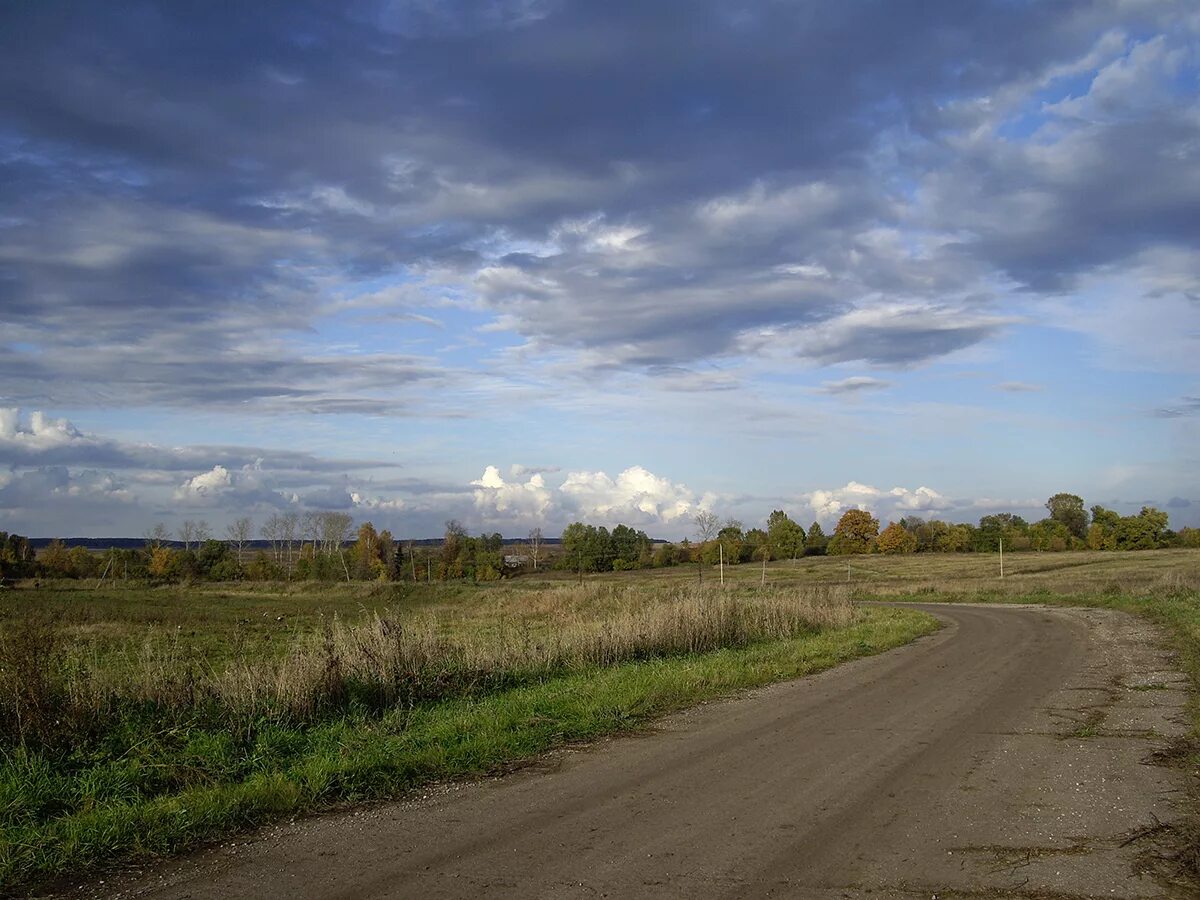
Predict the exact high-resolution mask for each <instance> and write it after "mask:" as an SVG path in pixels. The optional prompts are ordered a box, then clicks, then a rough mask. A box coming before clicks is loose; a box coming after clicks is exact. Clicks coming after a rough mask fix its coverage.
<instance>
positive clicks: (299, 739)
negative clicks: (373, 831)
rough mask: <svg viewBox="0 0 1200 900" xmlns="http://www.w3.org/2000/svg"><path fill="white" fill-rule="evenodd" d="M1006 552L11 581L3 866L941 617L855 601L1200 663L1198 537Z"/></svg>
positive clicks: (321, 786) (530, 744)
mask: <svg viewBox="0 0 1200 900" xmlns="http://www.w3.org/2000/svg"><path fill="white" fill-rule="evenodd" d="M998 563H999V560H998V558H997V557H995V556H984V555H969V554H968V555H953V556H925V555H921V556H913V555H909V556H896V557H883V556H869V557H868V556H858V557H852V558H850V559H849V561H847V559H846V558H821V557H816V558H805V559H801V560H797V561H795V562H789V561H784V562H776V563H772V564H770V565H769V566H768V567H767V568H766V569H765V571H764V570H763V569H762V568H761V567H759V566H757V565H743V566H739V567H728V568H726V570H725V573H724V581H725V583H724V584H723V585H722V584H721V583H720V575H719V573H718V571H717V570H715V569H713V570H709V569H705V570H704V571H703V572H702V573H701V572H699V571H698V570H697V568H695V567H687V566H685V567H678V568H673V569H664V570H653V571H650V572H625V573H614V574H612V575H603V576H587V577H585V578H584V579H583V582H582V583H577V581H576V579H575V578H574V577H572V576H570V575H568V574H565V573H551V574H549V575H547V576H544V577H538V578H533V577H528V576H526V577H522V578H519V579H516V580H514V581H511V582H501V583H494V584H489V585H473V584H466V583H452V584H444V585H443V584H436V583H435V584H430V585H424V584H419V585H412V584H408V585H399V584H397V585H393V584H384V583H337V584H314V583H303V584H275V585H263V584H254V585H248V584H227V585H197V586H191V587H146V586H132V585H131V586H127V587H126V586H122V585H120V584H118V585H116V586H112V585H106V586H104V587H103V588H101V589H98V590H94V589H92V587H93V584H94V583H87V584H83V583H78V582H74V583H67V582H63V583H61V584H43V585H41V586H39V587H33V586H28V585H26V586H22V587H21V588H19V589H16V590H10V591H5V592H3V593H0V682H2V683H0V725H2V727H3V732H2V734H0V740H2V742H3V743H2V744H0V752H2V756H0V885H3V886H4V888H6V889H7V890H9V891H16V890H18V889H23V888H27V887H29V886H30V885H33V884H36V883H38V882H39V881H42V880H44V879H46V878H47V877H51V876H55V875H61V874H64V873H68V874H78V873H81V872H83V871H85V870H87V869H88V868H89V867H94V866H97V865H103V864H106V863H111V862H114V861H122V860H132V859H137V858H139V857H145V856H146V855H153V854H161V853H169V852H174V851H177V850H179V849H181V848H186V847H188V846H191V845H194V844H195V843H197V842H199V841H203V840H206V839H211V838H214V837H217V836H221V835H224V834H228V833H231V832H235V831H238V830H240V829H244V828H247V827H250V826H253V825H255V824H258V823H261V822H266V821H270V820H272V819H274V818H277V817H279V816H283V815H294V814H296V813H302V812H305V811H309V810H314V809H318V808H321V807H324V806H328V805H330V804H337V803H345V802H358V801H363V800H368V799H373V798H382V797H391V796H397V795H400V794H402V793H404V792H405V791H406V790H409V789H411V788H413V787H414V786H416V785H419V784H421V783H423V782H427V781H429V780H432V779H440V778H453V777H463V776H471V775H477V774H481V773H486V772H495V771H500V770H503V769H505V768H506V767H509V766H511V765H513V764H516V763H518V762H520V761H521V760H525V759H528V758H530V757H532V756H533V755H535V754H537V753H539V752H542V751H544V750H546V749H548V748H550V747H553V746H556V745H559V744H562V743H564V742H570V741H579V740H587V739H590V738H593V737H595V736H597V735H600V734H604V733H610V732H613V731H620V730H627V729H630V728H636V727H639V726H641V725H642V724H643V723H645V722H646V721H648V720H649V719H651V718H653V717H654V716H657V715H661V714H662V713H664V712H667V711H670V710H672V709H677V708H680V707H682V706H686V705H688V704H691V703H695V702H698V701H700V700H703V699H706V698H709V697H713V696H718V695H721V694H724V693H727V692H729V691H732V690H736V689H738V688H742V687H747V686H752V685H757V684H763V683H766V682H769V681H772V680H778V679H781V678H788V677H795V676H798V675H803V674H806V673H810V672H814V671H818V670H820V669H823V668H827V667H829V666H831V665H836V664H837V663H838V662H840V661H843V660H846V659H850V658H853V657H855V656H861V655H864V654H869V653H875V652H880V651H882V650H886V649H888V648H890V647H894V646H897V645H899V644H902V643H904V642H907V641H909V640H912V639H913V638H914V637H917V636H919V635H921V634H925V633H928V632H929V631H930V630H932V629H933V628H935V627H936V625H935V623H934V622H933V621H932V620H931V619H929V618H928V617H926V616H924V615H922V614H919V613H916V612H913V611H910V610H903V609H898V608H894V607H871V606H854V605H852V604H851V600H852V599H867V600H880V599H883V600H887V599H901V600H903V599H920V600H924V601H951V602H954V601H972V600H974V601H987V602H1046V603H1067V604H1088V605H1105V606H1114V607H1118V608H1121V609H1126V610H1129V611H1132V612H1135V613H1139V614H1142V615H1146V616H1149V617H1151V618H1153V619H1155V620H1157V621H1159V622H1161V623H1163V624H1164V625H1166V626H1167V627H1168V628H1170V629H1171V633H1172V634H1173V635H1174V638H1175V640H1176V642H1177V645H1178V647H1179V649H1180V651H1181V655H1182V661H1183V663H1184V666H1185V668H1186V669H1187V671H1188V672H1189V674H1190V675H1191V676H1192V678H1193V680H1200V590H1198V589H1200V551H1193V550H1163V551H1149V552H1144V553H1095V554H1092V553H1071V554H1066V553H1063V554H1013V555H1006V557H1005V577H1004V579H1003V580H1001V579H1000V578H999V565H998ZM701 575H702V576H703V583H702V584H701V583H700V576H701ZM1180 758H1181V760H1191V761H1193V762H1194V761H1195V760H1194V758H1193V756H1192V748H1191V747H1190V746H1189V747H1185V748H1181V754H1180Z"/></svg>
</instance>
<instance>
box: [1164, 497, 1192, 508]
mask: <svg viewBox="0 0 1200 900" xmlns="http://www.w3.org/2000/svg"><path fill="white" fill-rule="evenodd" d="M1191 505H1192V501H1191V500H1188V499H1187V498H1185V497H1172V498H1171V499H1170V500H1168V501H1167V509H1187V508H1188V507H1190V506H1191Z"/></svg>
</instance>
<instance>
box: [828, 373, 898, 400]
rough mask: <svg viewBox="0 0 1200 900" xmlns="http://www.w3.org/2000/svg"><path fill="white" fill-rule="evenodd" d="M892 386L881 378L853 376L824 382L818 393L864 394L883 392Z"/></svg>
mask: <svg viewBox="0 0 1200 900" xmlns="http://www.w3.org/2000/svg"><path fill="white" fill-rule="evenodd" d="M891 386H892V383H891V382H890V381H884V380H883V379H881V378H871V377H870V376H869V375H853V376H851V377H850V378H843V379H841V380H840V381H824V382H822V383H821V387H820V388H818V391H819V392H820V393H822V394H833V395H835V396H836V395H839V394H851V395H853V394H864V393H869V392H871V391H882V390H885V389H886V388H889V387H891Z"/></svg>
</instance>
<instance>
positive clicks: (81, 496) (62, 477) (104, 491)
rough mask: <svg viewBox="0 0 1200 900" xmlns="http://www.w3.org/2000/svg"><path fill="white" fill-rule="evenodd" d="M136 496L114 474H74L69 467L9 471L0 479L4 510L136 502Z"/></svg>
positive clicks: (88, 471)
mask: <svg viewBox="0 0 1200 900" xmlns="http://www.w3.org/2000/svg"><path fill="white" fill-rule="evenodd" d="M134 499H135V498H134V496H133V494H132V493H131V492H130V491H129V490H128V489H127V488H126V486H125V485H124V483H122V482H121V481H120V480H119V479H118V478H116V477H115V476H114V475H113V474H112V473H110V472H97V471H94V470H90V469H89V470H84V471H80V472H75V473H72V472H70V471H69V470H68V469H67V468H66V467H65V466H44V467H41V468H37V469H30V470H26V471H16V472H14V471H9V472H7V473H4V476H3V477H2V478H0V509H6V510H25V511H32V510H39V509H44V508H45V507H47V506H52V507H56V508H59V509H61V508H63V507H70V508H79V507H81V506H93V507H97V508H103V507H105V506H108V505H111V504H128V503H133V502H134Z"/></svg>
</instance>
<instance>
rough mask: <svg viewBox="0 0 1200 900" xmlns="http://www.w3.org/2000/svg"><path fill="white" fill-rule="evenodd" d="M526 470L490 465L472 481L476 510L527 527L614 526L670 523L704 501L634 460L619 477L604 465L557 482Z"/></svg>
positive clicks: (487, 520)
mask: <svg viewBox="0 0 1200 900" xmlns="http://www.w3.org/2000/svg"><path fill="white" fill-rule="evenodd" d="M526 474H528V473H522V474H520V475H514V476H513V479H514V480H511V481H510V480H506V479H505V478H504V476H502V475H501V474H500V470H499V469H498V468H497V467H496V466H488V467H487V468H486V469H485V470H484V473H483V475H482V476H481V477H480V478H478V479H476V480H475V481H472V482H471V486H472V489H473V495H474V503H475V514H476V515H477V516H482V517H483V521H484V522H485V523H508V524H510V525H512V526H522V527H525V526H528V527H532V526H534V525H546V524H553V525H554V526H557V527H561V526H563V525H566V524H567V523H568V522H571V521H576V520H582V521H586V522H594V523H596V524H604V525H610V526H611V525H616V524H619V523H625V524H628V525H638V526H670V525H672V524H674V525H679V524H680V523H681V522H683V521H685V520H687V519H688V518H689V517H690V516H691V515H692V514H693V513H694V512H695V511H696V510H697V509H699V508H701V507H702V506H703V505H705V501H704V500H703V499H700V500H698V499H697V497H696V495H695V494H694V492H693V491H691V490H690V489H689V488H688V487H687V486H686V485H683V484H678V483H675V482H672V481H670V480H669V479H667V478H663V477H661V476H658V475H655V474H654V473H652V472H650V471H648V470H647V469H645V468H643V467H642V466H631V467H629V468H628V469H625V470H623V471H622V472H619V473H618V474H617V475H616V476H615V477H614V476H610V475H608V474H607V473H605V472H602V471H596V472H589V471H575V472H568V473H566V475H565V476H564V477H563V479H562V481H561V483H559V484H557V485H552V484H549V483H548V482H547V481H546V479H545V477H544V476H543V475H542V474H541V473H540V472H534V473H532V474H528V477H526ZM522 478H525V480H523V481H522V480H520V479H522Z"/></svg>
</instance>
